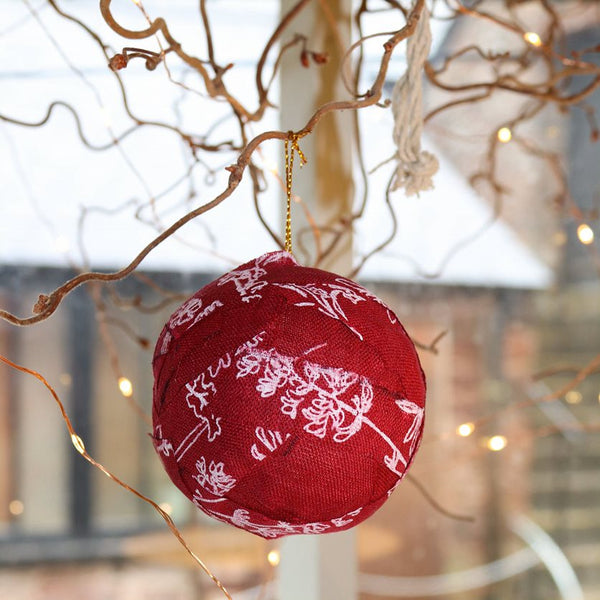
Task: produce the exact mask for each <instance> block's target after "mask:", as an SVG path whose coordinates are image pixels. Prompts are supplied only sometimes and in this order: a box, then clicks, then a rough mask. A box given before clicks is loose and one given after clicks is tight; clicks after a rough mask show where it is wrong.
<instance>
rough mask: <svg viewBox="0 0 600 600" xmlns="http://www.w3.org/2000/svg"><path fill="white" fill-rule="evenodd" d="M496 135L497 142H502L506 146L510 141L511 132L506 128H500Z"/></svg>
mask: <svg viewBox="0 0 600 600" xmlns="http://www.w3.org/2000/svg"><path fill="white" fill-rule="evenodd" d="M496 135H497V136H498V141H500V142H502V143H503V144H506V143H507V142H510V140H512V131H511V130H510V129H509V128H508V127H500V129H498V133H497V134H496Z"/></svg>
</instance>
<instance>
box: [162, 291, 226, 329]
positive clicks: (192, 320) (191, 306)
mask: <svg viewBox="0 0 600 600" xmlns="http://www.w3.org/2000/svg"><path fill="white" fill-rule="evenodd" d="M222 306H223V303H222V302H221V301H220V300H214V301H213V302H211V303H210V304H209V305H208V306H206V307H204V308H202V298H190V299H189V300H188V301H187V302H184V303H183V304H182V305H181V306H180V307H179V310H177V312H175V314H174V315H173V316H172V317H171V319H170V321H169V327H170V328H171V329H174V328H175V327H181V326H182V325H185V324H186V323H189V325H188V326H187V327H186V329H189V328H190V327H193V326H194V325H195V324H196V323H198V322H199V321H201V320H202V319H204V318H206V317H208V315H210V314H211V313H213V312H214V311H215V310H216V309H217V308H220V307H222Z"/></svg>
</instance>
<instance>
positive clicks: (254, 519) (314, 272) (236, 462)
mask: <svg viewBox="0 0 600 600" xmlns="http://www.w3.org/2000/svg"><path fill="white" fill-rule="evenodd" d="M153 368H154V377H155V383H154V402H153V424H154V434H153V439H154V445H155V448H156V451H157V452H158V453H159V455H160V457H161V459H162V461H163V463H164V466H165V468H166V470H167V473H168V474H169V476H170V477H171V479H172V480H173V482H174V483H175V485H177V487H179V489H180V490H181V491H182V492H183V493H184V494H185V495H186V496H187V497H188V498H190V499H191V500H192V502H194V504H195V505H196V506H197V507H198V508H200V509H201V510H203V511H204V512H206V513H207V514H209V515H211V516H213V517H215V518H216V519H220V520H222V521H226V522H228V523H231V524H233V525H235V526H237V527H241V528H243V529H246V530H247V531H250V532H252V533H255V534H257V535H260V536H262V537H265V538H277V537H281V536H284V535H289V534H297V533H329V532H333V531H340V530H343V529H348V528H350V527H353V526H354V525H356V524H358V523H360V522H361V521H363V520H364V519H366V518H367V517H368V516H369V515H371V514H372V513H373V512H375V511H376V510H377V509H378V508H379V507H380V506H381V505H382V504H383V503H384V501H385V500H386V499H387V498H388V497H389V495H390V494H391V492H392V490H393V489H394V488H395V486H396V485H397V484H398V483H399V481H400V480H401V479H402V477H403V475H404V474H405V472H406V470H407V468H408V466H409V465H410V463H411V461H412V459H413V456H414V453H415V451H416V449H417V447H418V445H419V443H420V441H421V436H422V433H423V419H424V408H425V378H424V375H423V372H422V370H421V366H420V364H419V359H418V357H417V353H416V351H415V348H414V345H413V344H412V342H411V340H410V338H409V337H408V335H407V334H406V332H405V330H404V328H403V327H402V325H401V324H400V322H399V321H398V319H397V317H396V316H395V315H394V313H393V312H392V311H391V310H390V309H389V308H388V307H387V306H386V305H385V304H384V303H383V302H382V301H381V300H379V299H378V298H377V297H376V296H374V295H373V294H371V293H370V292H368V291H367V290H366V289H365V288H363V287H362V286H360V285H358V284H357V283H355V282H353V281H351V280H349V279H345V278H343V277H340V276H338V275H335V274H333V273H329V272H326V271H321V270H318V269H311V268H306V267H301V266H299V265H298V264H297V263H296V261H295V260H294V258H293V257H292V256H291V255H290V254H289V253H287V252H272V253H269V254H265V255H263V256H260V257H259V258H256V259H254V260H252V261H250V262H248V263H246V264H244V265H241V266H240V267H238V268H237V269H234V270H233V271H230V272H229V273H226V274H225V275H223V276H222V277H221V278H219V279H217V280H216V281H213V282H212V283H210V284H209V285H207V286H206V287H204V288H202V289H201V290H199V291H198V292H197V293H196V294H195V295H194V296H193V297H192V298H190V299H189V300H187V301H186V302H185V303H184V304H183V305H182V306H181V307H180V308H179V309H178V310H177V311H176V312H175V313H174V314H173V315H172V317H171V318H170V320H169V322H168V323H167V324H166V325H165V327H164V329H163V331H162V333H161V335H160V337H159V339H158V342H157V345H156V350H155V353H154V360H153Z"/></svg>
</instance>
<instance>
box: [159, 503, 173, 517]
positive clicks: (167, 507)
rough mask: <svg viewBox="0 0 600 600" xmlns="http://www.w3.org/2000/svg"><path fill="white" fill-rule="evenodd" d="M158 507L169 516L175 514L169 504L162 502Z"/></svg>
mask: <svg viewBox="0 0 600 600" xmlns="http://www.w3.org/2000/svg"><path fill="white" fill-rule="evenodd" d="M158 507H159V508H160V509H161V510H162V511H164V512H166V513H167V514H168V515H169V516H171V515H172V514H173V507H172V506H171V505H170V504H169V503H168V502H161V503H160V504H159V505H158Z"/></svg>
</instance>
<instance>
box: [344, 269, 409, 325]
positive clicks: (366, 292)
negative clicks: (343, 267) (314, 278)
mask: <svg viewBox="0 0 600 600" xmlns="http://www.w3.org/2000/svg"><path fill="white" fill-rule="evenodd" d="M336 281H337V282H338V283H339V284H343V285H346V286H348V287H350V288H352V289H353V290H355V291H356V293H357V294H360V295H361V296H364V297H365V298H369V299H370V300H373V302H377V304H379V305H380V306H383V308H385V310H386V311H387V316H388V319H389V321H390V323H391V324H392V325H394V324H395V323H397V322H398V317H396V315H395V314H394V313H393V312H392V310H391V309H390V308H389V306H388V305H387V304H386V303H385V302H384V301H383V300H381V298H378V297H377V296H376V295H375V294H373V293H372V292H370V291H369V290H367V289H366V288H364V287H363V286H362V285H360V284H358V283H356V281H352V280H351V279H345V278H344V277H337V278H336Z"/></svg>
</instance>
